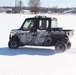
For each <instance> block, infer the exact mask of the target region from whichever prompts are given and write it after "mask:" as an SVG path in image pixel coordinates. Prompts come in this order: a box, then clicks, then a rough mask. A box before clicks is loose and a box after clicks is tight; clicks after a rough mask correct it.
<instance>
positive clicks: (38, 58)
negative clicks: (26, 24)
mask: <svg viewBox="0 0 76 75" xmlns="http://www.w3.org/2000/svg"><path fill="white" fill-rule="evenodd" d="M44 15H47V16H48V17H57V19H58V26H59V27H63V28H64V29H73V30H74V36H73V37H72V38H70V40H71V43H72V47H71V49H70V50H67V51H66V52H62V53H61V52H56V51H55V50H54V48H52V47H39V46H38V47H34V46H33V47H32V46H30V47H29V46H25V47H21V48H19V49H9V48H8V41H9V34H10V31H11V29H18V28H20V26H21V24H22V22H23V21H24V19H25V18H27V17H32V16H34V15H25V14H4V13H3V14H0V26H1V27H0V35H1V36H0V75H76V45H75V43H76V42H75V38H76V32H75V30H76V29H75V28H76V15H72V14H67V15H60V14H59V15H58V14H54V15H49V14H44Z"/></svg>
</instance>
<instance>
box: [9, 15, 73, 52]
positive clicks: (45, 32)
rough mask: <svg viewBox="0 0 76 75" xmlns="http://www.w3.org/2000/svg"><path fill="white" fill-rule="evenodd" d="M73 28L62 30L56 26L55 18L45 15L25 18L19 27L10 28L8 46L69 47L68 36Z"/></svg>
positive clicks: (71, 33)
mask: <svg viewBox="0 0 76 75" xmlns="http://www.w3.org/2000/svg"><path fill="white" fill-rule="evenodd" d="M72 35H73V30H63V28H59V27H57V19H56V18H54V17H52V18H49V17H46V16H35V17H32V18H27V19H25V21H24V22H23V24H22V26H21V27H20V29H14V30H11V33H10V36H9V39H10V40H9V42H8V47H9V48H11V49H15V48H19V46H25V45H33V46H55V49H56V50H63V51H64V50H66V49H70V47H71V42H70V41H69V36H72Z"/></svg>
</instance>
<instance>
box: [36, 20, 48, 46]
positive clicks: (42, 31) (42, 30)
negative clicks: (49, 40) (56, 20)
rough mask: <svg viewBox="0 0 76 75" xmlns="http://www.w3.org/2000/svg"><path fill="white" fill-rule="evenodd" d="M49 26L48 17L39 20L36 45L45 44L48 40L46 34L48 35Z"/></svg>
mask: <svg viewBox="0 0 76 75" xmlns="http://www.w3.org/2000/svg"><path fill="white" fill-rule="evenodd" d="M48 27H49V20H48V19H39V21H38V29H37V37H36V39H35V44H36V45H43V43H44V42H45V40H46V36H47V35H48V31H47V28H48Z"/></svg>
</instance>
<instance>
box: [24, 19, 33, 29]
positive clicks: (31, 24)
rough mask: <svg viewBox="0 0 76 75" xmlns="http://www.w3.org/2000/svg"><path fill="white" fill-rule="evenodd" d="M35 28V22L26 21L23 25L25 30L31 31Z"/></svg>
mask: <svg viewBox="0 0 76 75" xmlns="http://www.w3.org/2000/svg"><path fill="white" fill-rule="evenodd" d="M32 27H33V20H26V21H25V23H24V25H23V30H30V29H31V28H32Z"/></svg>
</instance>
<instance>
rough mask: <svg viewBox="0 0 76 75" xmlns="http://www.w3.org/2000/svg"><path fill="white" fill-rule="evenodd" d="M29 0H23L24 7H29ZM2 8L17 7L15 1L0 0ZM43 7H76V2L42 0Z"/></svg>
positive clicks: (72, 0) (74, 0) (71, 0)
mask: <svg viewBox="0 0 76 75" xmlns="http://www.w3.org/2000/svg"><path fill="white" fill-rule="evenodd" d="M28 1H29V0H22V2H23V4H24V6H28ZM0 6H15V0H0ZM41 6H43V7H54V6H58V7H76V0H41Z"/></svg>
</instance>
